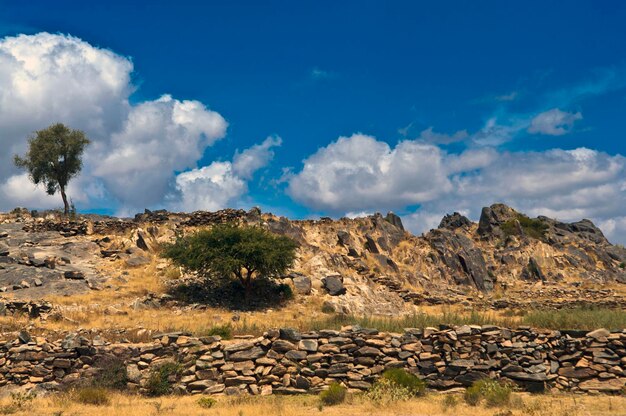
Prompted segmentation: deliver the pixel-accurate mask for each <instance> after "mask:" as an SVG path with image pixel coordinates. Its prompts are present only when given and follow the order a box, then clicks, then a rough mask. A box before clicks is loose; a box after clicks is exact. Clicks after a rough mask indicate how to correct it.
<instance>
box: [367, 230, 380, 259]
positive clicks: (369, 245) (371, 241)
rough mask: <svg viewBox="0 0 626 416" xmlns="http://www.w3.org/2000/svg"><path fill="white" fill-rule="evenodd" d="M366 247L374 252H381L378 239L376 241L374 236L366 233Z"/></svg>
mask: <svg viewBox="0 0 626 416" xmlns="http://www.w3.org/2000/svg"><path fill="white" fill-rule="evenodd" d="M365 249H366V250H367V251H369V252H370V253H373V254H379V253H380V250H379V249H378V245H377V244H376V241H374V238H373V237H372V236H371V235H369V234H365Z"/></svg>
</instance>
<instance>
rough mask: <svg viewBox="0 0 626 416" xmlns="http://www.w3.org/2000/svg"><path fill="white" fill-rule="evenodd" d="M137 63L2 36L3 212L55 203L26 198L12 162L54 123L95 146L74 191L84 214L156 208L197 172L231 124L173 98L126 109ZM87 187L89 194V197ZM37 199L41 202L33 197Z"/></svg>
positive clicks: (68, 45) (41, 37)
mask: <svg viewBox="0 0 626 416" xmlns="http://www.w3.org/2000/svg"><path fill="white" fill-rule="evenodd" d="M132 71H133V63H132V61H131V59H129V58H127V57H124V56H121V55H118V54H116V53H114V52H112V51H110V50H107V49H103V48H98V47H95V46H92V45H90V44H89V43H87V42H85V41H82V40H81V39H78V38H76V37H73V36H67V35H57V34H49V33H39V34H36V35H19V36H15V37H6V38H3V39H0V130H1V131H2V135H0V145H1V146H2V148H3V149H5V151H3V152H2V153H1V154H0V209H7V208H10V207H12V206H15V205H17V204H24V205H29V206H32V207H37V208H47V207H54V206H57V205H58V202H56V199H55V198H50V197H48V196H46V195H45V194H43V193H42V192H40V191H35V192H34V193H33V196H32V197H25V196H23V195H22V194H23V193H24V191H23V189H29V190H32V186H30V187H26V188H20V189H18V186H17V184H23V185H25V186H26V183H25V182H26V181H25V176H24V175H23V174H22V172H19V171H18V170H17V169H16V168H15V167H14V166H13V164H12V162H11V157H12V155H13V154H14V153H23V152H24V151H25V150H26V138H27V137H28V136H29V135H30V134H32V132H33V131H34V130H38V129H42V128H45V127H47V126H48V125H50V124H52V123H54V122H63V123H65V124H67V125H69V126H71V127H72V128H78V129H81V130H84V131H85V132H86V133H87V135H88V136H89V137H90V138H91V139H92V144H91V145H90V146H88V147H87V150H86V153H85V166H84V169H83V173H82V175H81V177H79V178H77V179H76V180H75V181H76V183H79V182H80V184H81V187H80V188H77V187H74V189H70V193H71V196H72V197H73V198H74V200H75V201H79V202H80V203H81V204H82V206H83V207H85V206H90V204H93V203H94V200H97V199H98V198H102V197H104V196H106V197H108V198H113V199H114V200H116V201H117V204H118V205H119V207H120V208H124V207H126V208H129V209H130V208H133V209H138V208H143V207H146V206H152V205H155V204H159V203H161V202H162V201H163V198H164V197H165V195H169V194H171V191H172V190H173V188H174V187H175V180H174V172H175V171H184V170H187V169H190V168H195V167H196V166H197V162H198V160H200V158H201V157H202V155H203V152H204V150H205V148H206V147H207V146H211V145H212V144H213V143H214V142H215V141H217V140H219V139H221V138H223V137H224V136H225V134H226V129H227V123H226V121H225V120H224V118H223V117H222V116H221V115H220V114H218V113H217V112H215V111H211V110H209V109H208V108H207V107H206V106H205V105H204V104H202V103H201V102H199V101H193V100H177V99H175V98H172V97H170V96H169V95H163V96H162V97H161V98H159V99H157V100H153V101H145V102H141V103H138V104H131V103H130V102H129V97H130V95H131V94H132V93H133V92H134V90H135V86H134V85H133V84H132V82H131V74H132ZM85 189H89V190H90V191H88V192H87V191H84V190H85ZM37 195H38V196H37Z"/></svg>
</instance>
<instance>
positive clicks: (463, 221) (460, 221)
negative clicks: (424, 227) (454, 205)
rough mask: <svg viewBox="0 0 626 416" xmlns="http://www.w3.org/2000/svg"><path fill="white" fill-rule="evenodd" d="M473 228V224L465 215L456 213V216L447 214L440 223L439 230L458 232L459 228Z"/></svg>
mask: <svg viewBox="0 0 626 416" xmlns="http://www.w3.org/2000/svg"><path fill="white" fill-rule="evenodd" d="M471 226H472V222H471V221H470V220H469V218H467V217H466V216H464V215H461V214H459V213H458V212H455V213H454V214H452V215H450V214H446V216H444V217H443V218H442V219H441V222H440V223H439V227H437V228H447V229H448V230H456V229H457V228H463V227H465V228H468V227H471Z"/></svg>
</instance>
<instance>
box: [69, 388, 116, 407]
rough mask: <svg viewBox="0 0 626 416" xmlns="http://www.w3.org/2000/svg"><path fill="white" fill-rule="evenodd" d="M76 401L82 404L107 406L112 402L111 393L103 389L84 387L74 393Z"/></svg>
mask: <svg viewBox="0 0 626 416" xmlns="http://www.w3.org/2000/svg"><path fill="white" fill-rule="evenodd" d="M73 396H74V400H75V401H77V402H78V403H81V404H89V405H93V406H106V405H108V404H109V403H110V402H111V399H109V392H108V391H107V390H106V389H104V388H101V387H82V388H79V389H78V390H76V391H75V392H74V395H73Z"/></svg>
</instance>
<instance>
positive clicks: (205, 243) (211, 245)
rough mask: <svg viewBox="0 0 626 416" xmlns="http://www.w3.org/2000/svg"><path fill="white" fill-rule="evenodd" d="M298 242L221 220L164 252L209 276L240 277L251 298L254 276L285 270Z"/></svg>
mask: <svg viewBox="0 0 626 416" xmlns="http://www.w3.org/2000/svg"><path fill="white" fill-rule="evenodd" d="M297 246H298V245H297V244H296V242H295V241H293V240H292V239H290V238H288V237H285V236H281V235H277V234H273V233H271V232H269V231H267V230H265V229H263V228H259V227H237V226H234V225H230V224H222V225H216V226H214V227H213V228H211V229H210V230H202V231H198V232H196V233H195V234H191V235H189V236H186V237H182V238H179V239H178V240H177V241H176V242H175V243H173V244H169V245H166V246H165V249H164V252H163V256H164V257H166V258H169V259H171V260H172V261H173V262H174V264H177V265H179V266H182V267H183V268H185V269H188V270H192V271H196V272H198V273H200V274H201V275H204V276H205V277H207V278H219V277H229V278H236V279H238V280H239V282H241V285H242V286H243V287H244V290H245V299H246V302H248V301H249V300H250V296H251V294H252V293H251V292H252V281H253V279H259V278H271V277H277V276H280V275H282V274H284V273H285V272H286V271H287V269H289V267H291V266H292V264H293V262H294V260H295V257H296V248H297Z"/></svg>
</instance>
